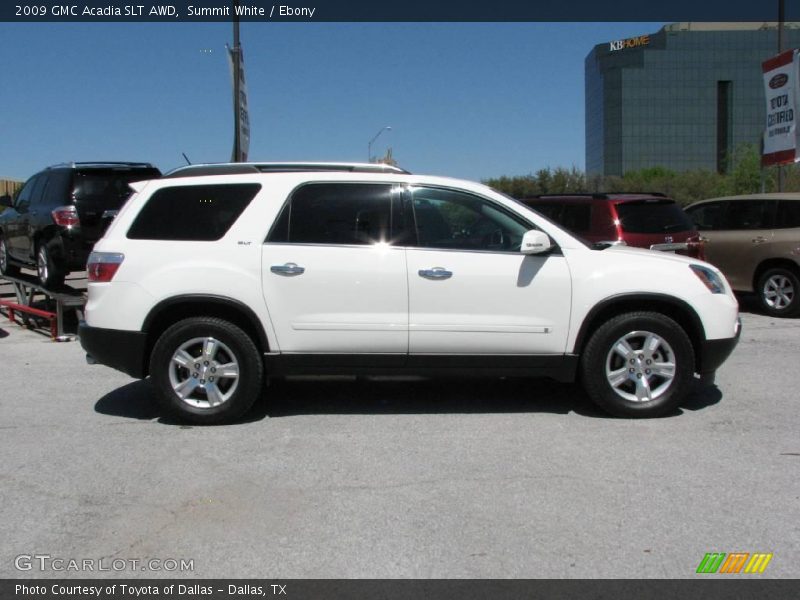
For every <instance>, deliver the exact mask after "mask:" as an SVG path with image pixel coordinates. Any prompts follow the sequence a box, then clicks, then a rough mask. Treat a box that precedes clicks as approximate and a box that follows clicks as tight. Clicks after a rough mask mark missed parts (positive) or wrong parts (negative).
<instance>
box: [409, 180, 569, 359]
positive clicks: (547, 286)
mask: <svg viewBox="0 0 800 600" xmlns="http://www.w3.org/2000/svg"><path fill="white" fill-rule="evenodd" d="M408 196H409V197H408V202H409V203H410V206H411V209H412V212H413V215H414V223H415V226H416V233H417V237H416V240H415V241H414V242H413V243H412V244H411V245H410V247H409V248H408V250H407V260H408V282H409V290H408V291H409V311H410V315H409V352H410V354H411V359H410V360H411V361H412V362H413V361H414V359H415V358H416V359H417V360H426V357H427V359H428V360H435V359H434V358H433V357H432V355H437V354H440V355H441V354H447V355H453V354H457V355H462V356H463V355H484V356H486V355H496V356H497V355H509V354H512V355H530V354H562V353H564V352H565V347H566V341H567V334H568V323H569V316H570V307H571V293H572V287H571V279H570V273H569V269H568V266H567V261H566V259H565V257H564V256H563V255H561V253H560V252H559V251H555V252H552V253H550V254H547V255H538V256H537V255H523V254H521V253H520V244H521V240H522V235H523V234H524V233H525V231H527V230H530V229H534V228H535V227H534V226H533V225H532V224H530V223H528V222H526V221H525V220H524V219H523V218H522V217H520V216H518V215H516V214H515V213H513V212H511V211H510V210H509V209H507V208H505V207H503V206H502V205H500V204H499V203H496V202H494V201H493V200H490V199H488V198H484V197H481V196H477V195H474V194H472V193H468V192H465V191H461V190H455V189H445V188H437V187H414V188H411V189H410V190H409V191H408ZM487 360H488V359H487Z"/></svg>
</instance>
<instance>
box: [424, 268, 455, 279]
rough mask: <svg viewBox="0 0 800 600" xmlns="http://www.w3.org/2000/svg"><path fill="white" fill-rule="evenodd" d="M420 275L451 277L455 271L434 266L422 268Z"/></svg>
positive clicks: (425, 276)
mask: <svg viewBox="0 0 800 600" xmlns="http://www.w3.org/2000/svg"><path fill="white" fill-rule="evenodd" d="M419 276H420V277H424V278H425V279H450V278H451V277H452V276H453V272H452V271H448V270H447V269H443V268H442V267H433V268H432V269H420V270H419Z"/></svg>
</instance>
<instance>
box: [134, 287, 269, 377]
mask: <svg viewBox="0 0 800 600" xmlns="http://www.w3.org/2000/svg"><path fill="white" fill-rule="evenodd" d="M200 316H203V317H217V318H220V319H225V320H226V321H230V322H231V323H234V324H235V325H237V326H238V327H240V328H241V329H242V330H244V331H245V332H246V333H247V334H248V335H250V336H251V337H252V339H253V342H254V343H255V345H256V347H257V348H258V350H259V352H261V353H262V354H263V353H265V352H269V341H268V339H267V334H266V332H265V331H264V327H263V325H262V324H261V321H260V320H259V318H258V316H257V315H256V314H255V312H253V310H252V309H251V308H250V307H249V306H247V305H246V304H244V303H243V302H240V301H239V300H235V299H233V298H228V297H226V296H217V295H209V294H185V295H181V296H174V297H172V298H168V299H166V300H162V301H161V302H159V303H158V304H157V305H155V306H154V307H153V308H152V309H151V310H150V312H149V313H148V314H147V317H145V320H144V323H143V324H142V331H143V332H144V333H145V334H146V336H147V337H146V343H145V365H146V367H145V368H146V369H147V370H149V364H148V363H149V360H148V357H149V356H150V353H151V352H152V351H153V346H154V345H155V343H156V341H157V340H158V338H159V336H161V334H162V333H164V331H166V329H167V328H168V327H169V326H170V325H173V324H174V323H177V322H178V321H180V320H182V319H187V318H190V317H200Z"/></svg>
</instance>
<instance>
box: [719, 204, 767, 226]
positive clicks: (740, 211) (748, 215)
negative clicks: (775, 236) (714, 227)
mask: <svg viewBox="0 0 800 600" xmlns="http://www.w3.org/2000/svg"><path fill="white" fill-rule="evenodd" d="M774 208H775V201H774V200H741V201H734V202H729V203H728V210H727V211H726V212H725V220H724V223H723V226H722V228H723V229H731V230H746V229H772V224H773V211H774Z"/></svg>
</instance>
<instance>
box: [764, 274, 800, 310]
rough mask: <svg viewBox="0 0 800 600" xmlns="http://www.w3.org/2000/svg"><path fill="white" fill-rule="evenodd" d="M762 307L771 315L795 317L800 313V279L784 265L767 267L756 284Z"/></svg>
mask: <svg viewBox="0 0 800 600" xmlns="http://www.w3.org/2000/svg"><path fill="white" fill-rule="evenodd" d="M756 294H757V295H758V301H759V303H760V304H761V308H762V309H763V311H764V312H765V313H767V314H768V315H770V316H771V317H794V316H796V315H797V314H798V313H800V298H798V296H799V295H800V280H798V277H797V274H795V273H794V272H793V271H790V270H789V269H785V268H783V267H775V268H773V269H767V270H766V271H765V272H764V274H763V275H761V277H759V278H758V283H757V284H756Z"/></svg>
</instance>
